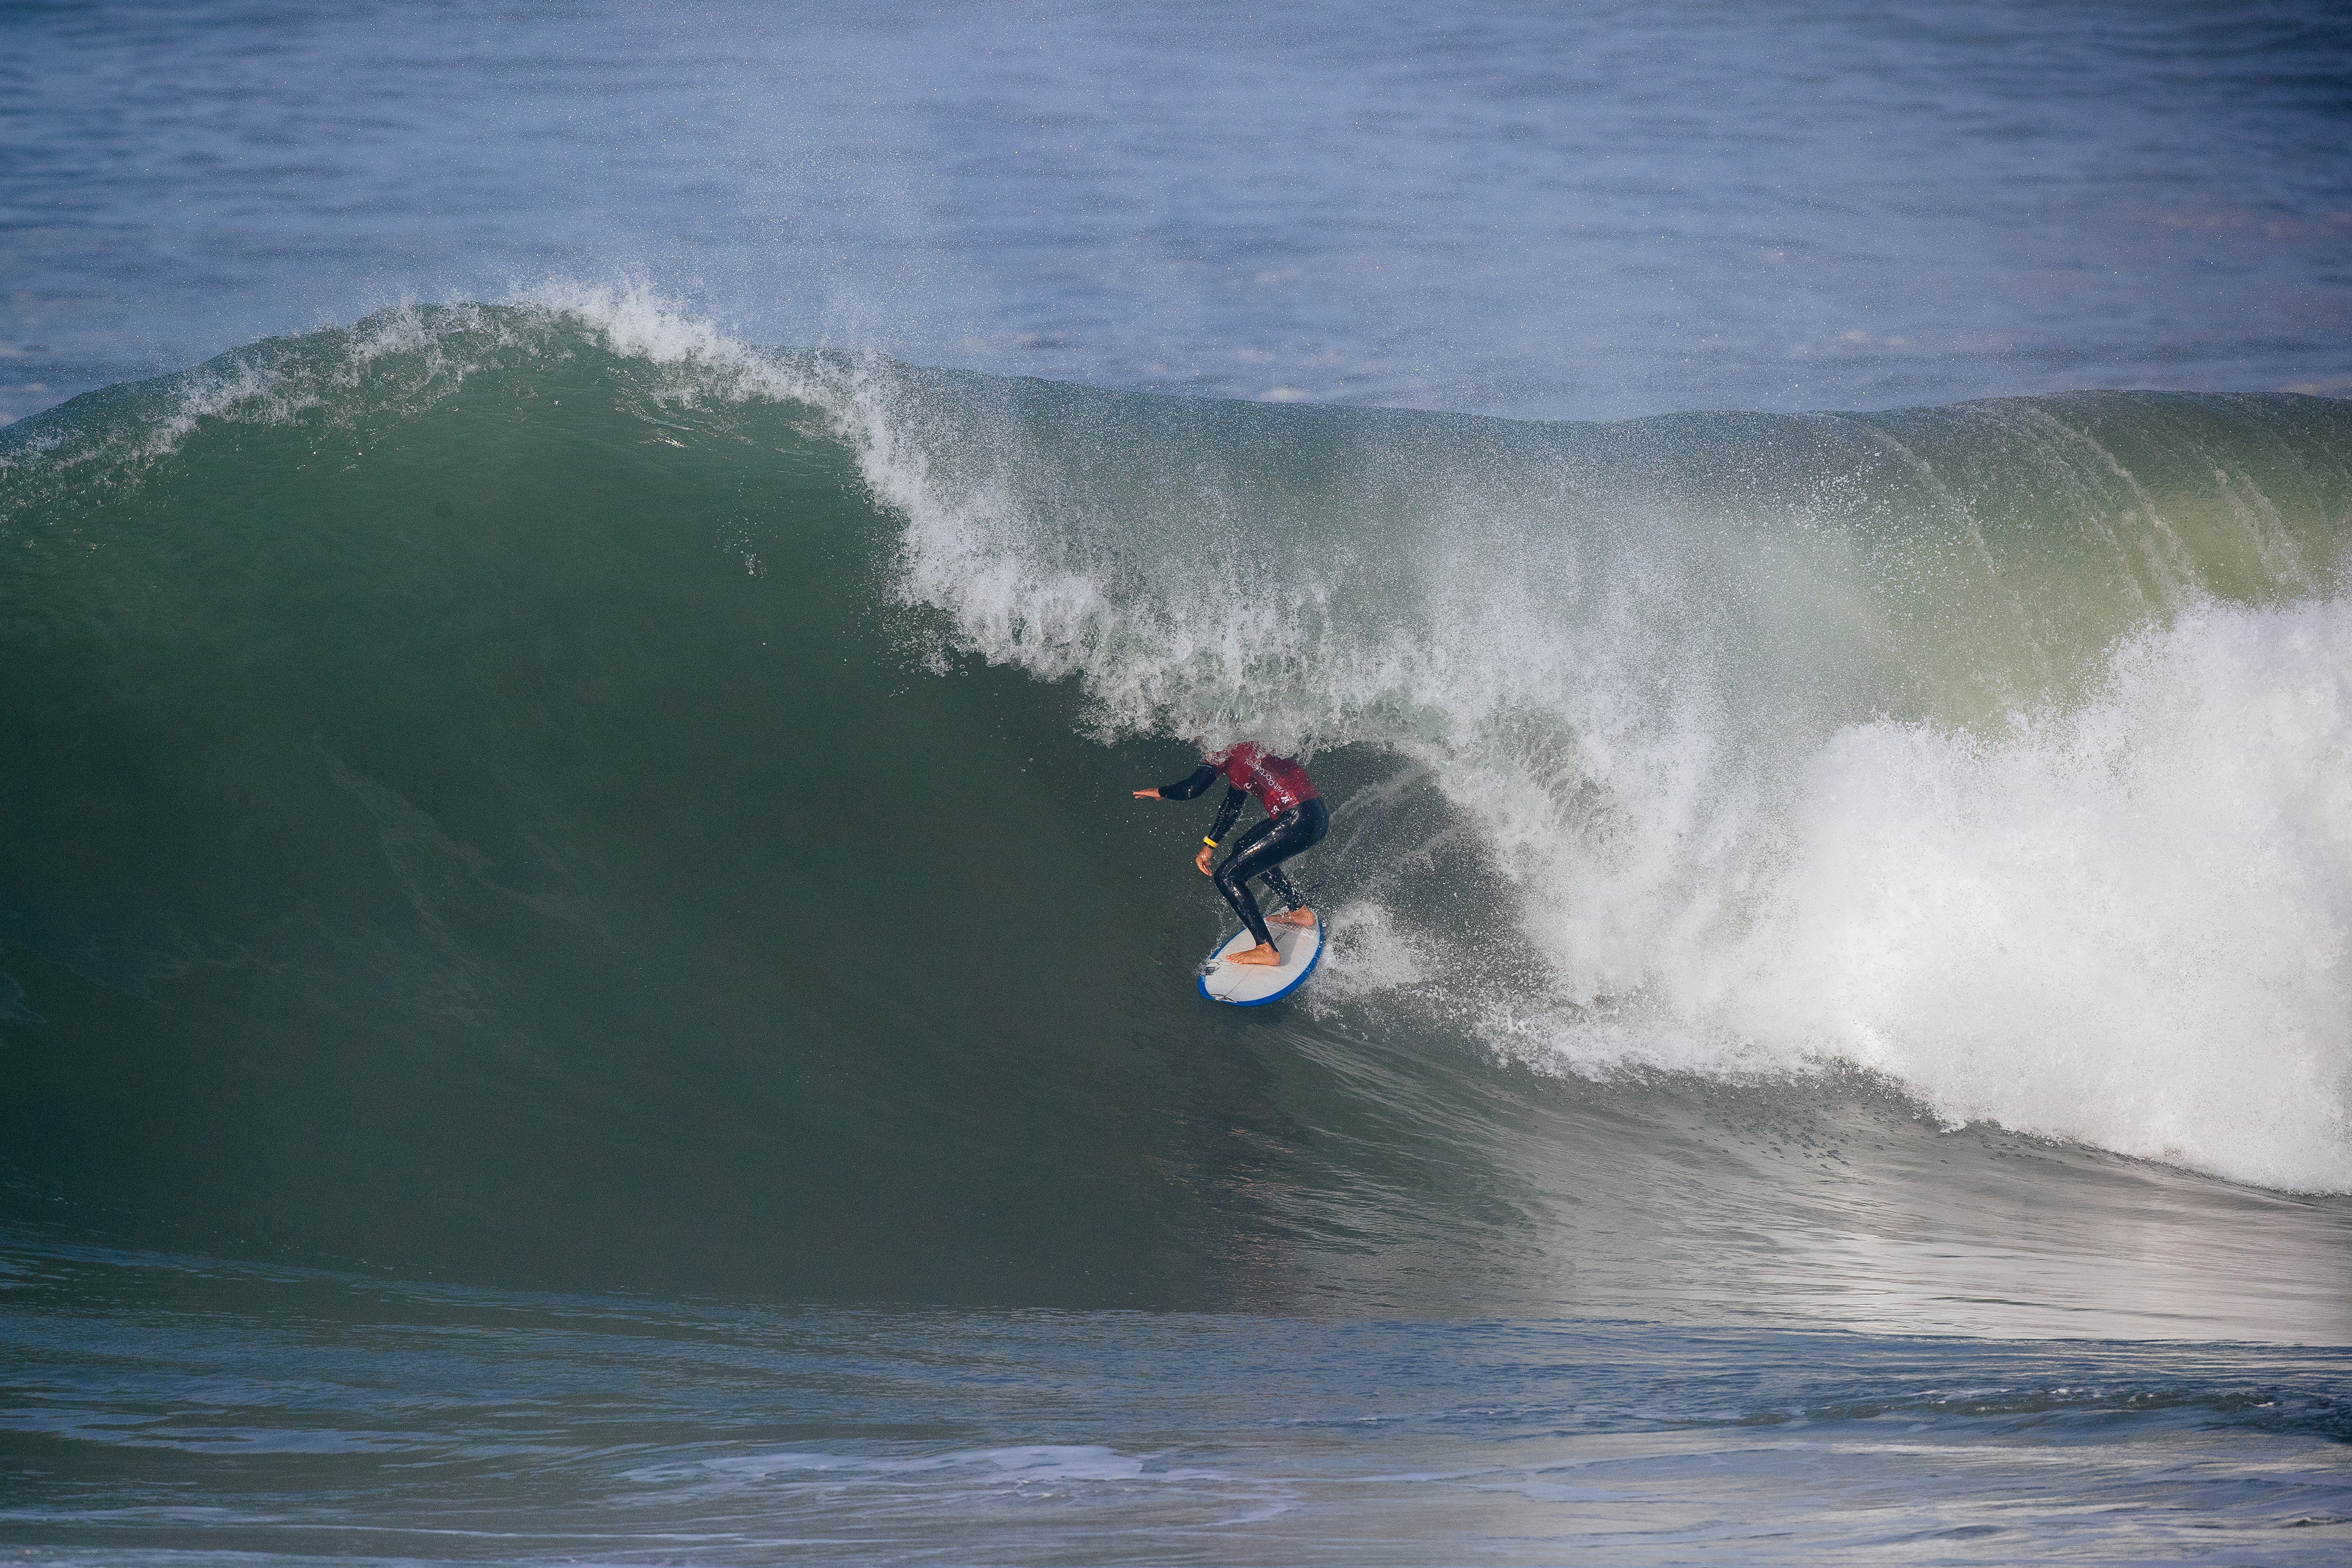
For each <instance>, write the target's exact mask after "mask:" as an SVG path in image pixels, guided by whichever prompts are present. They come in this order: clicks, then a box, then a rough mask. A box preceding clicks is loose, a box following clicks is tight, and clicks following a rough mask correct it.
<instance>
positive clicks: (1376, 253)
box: [0, 0, 2352, 418]
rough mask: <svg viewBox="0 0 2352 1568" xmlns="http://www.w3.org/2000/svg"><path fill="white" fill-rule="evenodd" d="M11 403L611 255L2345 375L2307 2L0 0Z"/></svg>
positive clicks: (1608, 411) (1426, 327) (1230, 326)
mask: <svg viewBox="0 0 2352 1568" xmlns="http://www.w3.org/2000/svg"><path fill="white" fill-rule="evenodd" d="M0 41H5V46H6V47H5V49H0V54H5V55H7V56H9V57H12V58H14V59H15V60H16V62H17V65H16V68H14V69H13V70H11V71H9V72H8V73H7V74H6V75H5V77H0V128H5V131H0V134H5V138H6V140H7V142H9V144H10V146H11V149H12V153H11V158H10V162H9V166H8V168H7V169H6V171H5V173H0V193H5V200H6V202H7V208H8V219H9V221H8V224H7V226H6V227H5V230H0V277H5V279H6V284H7V286H6V288H5V289H0V414H5V415H22V414H25V413H26V412H29V411H31V410H32V409H35V408H37V407H40V406H42V405H44V404H46V403H49V402H54V401H56V400H58V398H60V397H63V396H65V395H69V394H71V393H74V392H78V391H79V390H82V389H83V388H85V387H88V386H91V385H96V384H102V383H105V382H110V381H114V380H118V379H121V378H122V377H124V376H125V375H127V374H133V373H141V374H146V373H152V372H153V371H155V370H159V369H167V368H172V367H174V366H176V365H178V364H182V363H188V362H189V361H191V360H193V359H195V358H199V357H202V356H203V355H205V354H207V353H215V352H217V351H219V350H222V349H226V348H229V347H232V346H235V345H236V344H237V343H240V342H246V341H247V340H249V339H252V338H255V337H258V336H261V335H263V334H265V333H268V332H278V331H289V330H299V329H306V328H310V327H314V326H317V325H320V324H322V323H323V322H324V321H329V320H344V321H347V320H350V319H352V317H353V316H356V315H358V314H361V313H362V312H363V311H364V310H367V309H370V308H373V307H375V306H379V305H382V304H385V303H389V302H392V301H394V300H398V299H400V298H404V297H408V296H412V295H422V296H424V297H425V298H449V297H459V298H482V297H496V296H497V295H498V293H499V291H500V290H502V289H505V288H507V287H508V286H509V285H511V284H514V283H517V282H520V283H526V284H528V283H533V282H537V281H540V280H541V279H545V278H547V277H548V276H550V275H551V274H563V275H569V276H576V277H580V278H583V279H587V280H589V281H607V280H610V279H612V278H614V276H616V275H617V274H618V273H620V272H622V271H625V270H632V271H635V272H636V273H638V274H640V275H642V276H644V277H645V278H646V279H649V280H650V281H651V282H653V283H654V284H655V285H656V286H657V287H659V288H661V289H665V290H667V291H668V292H670V293H671V294H673V295H674V296H677V297H679V298H683V299H686V300H689V301H690V302H694V303H697V304H699V305H701V306H702V307H704V308H707V309H710V310H715V311H716V312H718V313H719V315H720V316H721V317H722V318H724V319H725V320H727V321H730V323H732V324H733V325H734V326H735V327H736V328H737V330H738V331H740V332H741V333H743V334H744V335H747V336H750V337H752V338H754V339H757V340H761V341H768V342H791V343H795V344H807V343H813V342H833V343H837V344H842V345H845V346H849V347H856V348H878V349H883V350H886V351H888V352H891V353H897V354H898V355H899V356H901V357H904V358H908V359H911V360H915V361H919V362H921V363H956V364H965V365H970V366H972V367H975V368H979V369H985V370H992V371H1000V372H1009V373H1016V374H1039V375H1047V376H1054V377H1057V378H1066V379H1076V380H1082V381H1091V382H1097V383H1108V384H1122V385H1134V386H1153V387H1161V388H1166V389H1171V390H1180V391H1194V392H1209V393H1215V394H1218V395H1228V396H1242V397H1275V398H1293V397H1307V398H1314V399H1318V400H1325V401H1341V402H1373V403H1387V404H1407V405H1420V406H1435V407H1450V408H1465V409H1483V410H1488V411H1493V412H1498V413H1510V414H1520V415H1530V416H1549V417H1585V418H1590V417H1614V416H1626V415H1633V414H1642V413H1651V412H1656V411H1660V410H1667V409H1688V408H1751V409H1753V408H1804V407H1853V406H1885V405H1895V404H1903V403H1919V402H1931V401H1943V400H1948V399H1953V398H1960V397H1974V396H1984V395H1999V394H2011V393H2038V392H2048V391H2055V390H2062V389H2066V388H2073V387H2082V386H2155V387H2186V388H2192V389H2195V390H2198V391H2206V392H2219V391H2251V392H2277V391H2284V390H2298V391H2315V392H2316V391H2342V390H2345V389H2347V388H2352V361H2347V357H2346V350H2347V342H2352V271H2347V268H2346V266H2345V261H2344V258H2345V257H2346V256H2347V254H2352V176H2347V165H2346V162H2345V160H2344V158H2343V156H2342V149H2343V144H2344V134H2345V110H2344V82H2345V79H2346V71H2347V61H2352V25H2347V21H2346V18H2345V15H2344V13H2343V11H2342V8H2341V7H2339V6H2336V5H2329V4H2326V3H2324V0H2296V3H2292V4H2275V5H2222V6H2215V5H2204V4H2189V3H2181V0H2171V3H2166V4H2156V5H2146V4H2132V3H2126V0H2100V3H2095V4H2087V5H2063V6H2052V5H2034V4H2031V3H2029V0H1960V3H1957V4H1937V5H1895V6H1883V5H1848V4H1839V3H1827V4H1822V3H1815V4H1808V5H1775V6H1771V7H1769V8H1761V9H1759V8H1757V7H1754V6H1748V5H1736V4H1712V3H1699V4H1679V5H1622V4H1612V5H1580V6H1574V7H1570V6H1558V5H1520V4H1480V5H1466V6H1465V5H1454V6H1446V7H1444V8H1440V9H1434V10H1433V9H1431V8H1428V7H1423V6H1412V5H1378V4H1374V5H1349V6H1341V7H1312V6H1305V5H1276V6H1271V7H1266V6H1256V5H1185V6H1181V7H1175V8H1168V7H1151V6H1137V5H1118V4H1108V5H1104V4H1056V5H1025V4H998V3H992V4H976V5H955V6H949V7H940V8H937V9H914V8H908V7H896V6H865V5H783V6H768V5H737V4H726V3H713V4H702V5H681V6H676V7H663V8H658V9H656V8H650V7H643V6H636V5H583V6H578V7H572V6H564V7H560V8H559V7H548V6H535V5H501V6H498V7H495V8H488V9H486V8H484V7H480V6H476V5H455V4H446V5H417V6H401V7H392V8H386V7H381V6H373V5H357V4H346V5H338V4H326V5H301V6H287V5H261V4H226V5H207V6H204V7H202V8H197V9H188V8H183V7H174V6H166V5H121V4H117V5H61V6H57V7H54V8H51V7H39V6H12V7H10V8H9V9H8V10H7V11H6V13H5V15H0Z"/></svg>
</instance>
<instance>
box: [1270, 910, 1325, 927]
mask: <svg viewBox="0 0 2352 1568" xmlns="http://www.w3.org/2000/svg"><path fill="white" fill-rule="evenodd" d="M1265 918H1266V919H1268V920H1270V921H1273V922H1274V923H1275V924H1276V925H1285V926H1311V925H1313V924H1314V923H1315V911H1314V910H1307V909H1298V910H1290V911H1289V912H1288V913H1286V914H1279V915H1268V916H1266V917H1265Z"/></svg>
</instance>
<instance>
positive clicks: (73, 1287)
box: [0, 1244, 2352, 1563]
mask: <svg viewBox="0 0 2352 1568" xmlns="http://www.w3.org/2000/svg"><path fill="white" fill-rule="evenodd" d="M6 1265H7V1272H6V1273H5V1276H0V1279H5V1295H0V1300H5V1303H6V1312H5V1316H0V1332H5V1336H6V1337H5V1346H6V1351H7V1353H8V1355H9V1357H10V1360H11V1363H12V1364H13V1368H14V1371H13V1373H12V1375H11V1383H12V1384H13V1385H14V1388H15V1397H14V1399H13V1400H12V1403H11V1407H10V1408H9V1410H8V1411H7V1412H6V1414H5V1415H0V1445H5V1452H6V1453H7V1455H8V1457H9V1459H10V1461H11V1467H12V1469H13V1470H14V1471H15V1474H16V1477H17V1478H18V1488H17V1495H16V1497H15V1498H14V1499H12V1500H11V1501H10V1502H9V1503H8V1504H7V1505H6V1506H5V1509H0V1524H5V1528H6V1529H7V1531H8V1533H9V1535H10V1537H11V1538H12V1540H13V1541H14V1542H16V1543H17V1544H18V1545H19V1546H20V1547H21V1548H23V1549H26V1551H27V1552H28V1553H29V1554H31V1555H34V1556H37V1557H39V1558H42V1559H45V1560H49V1561H59V1562H93V1563H99V1562H103V1563H122V1562H138V1563H188V1562H215V1561H220V1560H223V1559H224V1558H230V1559H233V1560H236V1561H253V1560H259V1559H261V1558H263V1557H267V1558H268V1560H271V1561H288V1560H299V1561H326V1560H333V1561H341V1562H349V1561H361V1562H369V1563H409V1562H449V1561H458V1562H474V1561H511V1560H516V1559H527V1560H531V1561H551V1562H566V1563H646V1562H658V1563H774V1562H796V1563H797V1562H806V1563H833V1562H844V1563H849V1562H854V1563H924V1562H937V1561H940V1560H941V1559H942V1558H946V1559H949V1560H952V1561H960V1562H975V1561H977V1562H1022V1563H1421V1562H1429V1561H1442V1562H1449V1563H1465V1562H1476V1563H1556V1562H1559V1561H1561V1560H1562V1558H1563V1557H1564V1556H1565V1557H1568V1558H1570V1559H1572V1560H1577V1561H1591V1560H1595V1559H1598V1560H1602V1561H1607V1562H1612V1563H1686V1562H1690V1561H1692V1560H1694V1559H1695V1558H1699V1559H1710V1560H1714V1559H1727V1560H1731V1561H1738V1562H1742V1563H2007V1562H2074V1561H2090V1562H2117V1561H2131V1562H2168V1561H2189V1562H2249V1563H2252V1562H2259V1563H2333V1562H2336V1561H2340V1559H2341V1556H2342V1552H2343V1546H2344V1538H2345V1535H2346V1533H2347V1531H2352V1475H2347V1468H2346V1467H2345V1465H2344V1463H2343V1459H2342V1453H2343V1445H2344V1443H2345V1441H2346V1440H2347V1437H2352V1426H2347V1423H2352V1365H2348V1364H2347V1357H2346V1353H2345V1352H2343V1351H2341V1350H2301V1351H2287V1350H2279V1349H2265V1348H2262V1347H2257V1346H2250V1345H2228V1344H2219V1345H2203V1346H2196V1347H2184V1346H2179V1345H2149V1344H2144V1343H2131V1342H2114V1343H2105V1344H2093V1343H2083V1342H2071V1343H2070V1342H2024V1343H2018V1342H2002V1341H1958V1340H1948V1339H1944V1340H1937V1339H1906V1338H1890V1337H1884V1336H1864V1335H1853V1334H1838V1333H1803V1332H1778V1333H1774V1332H1756V1331H1745V1332H1743V1331H1727V1330H1688V1329H1672V1328H1662V1327H1655V1326H1650V1325H1643V1324H1633V1323H1605V1322H1601V1323H1596V1322H1588V1323H1580V1324H1574V1325H1565V1324H1559V1323H1530V1322H1516V1321H1483V1322H1458V1323H1432V1322H1381V1321H1353V1322H1315V1321H1304V1320H1298V1319H1282V1320H1272V1319H1264V1318H1234V1317H1218V1316H1201V1315H1191V1314H1174V1315H1171V1314H1137V1313H1055V1312H1024V1313H995V1314H975V1313H961V1312H941V1311H936V1310H932V1311H901V1312H881V1311H865V1312H854V1311H842V1310H824V1309H802V1310H778V1309H757V1308H742V1307H723V1306H717V1305H698V1304H681V1303H677V1302H674V1301H661V1300H635V1299H612V1298H606V1299H596V1300H582V1299H577V1298H565V1297H547V1296H524V1295H515V1294H502V1293H494V1292H487V1291H479V1290H457V1289H433V1288H429V1287H418V1286H415V1285H394V1284H390V1283H387V1282H383V1281H378V1280H370V1279H355V1278H352V1277H349V1276H337V1275H331V1274H322V1273H318V1272H315V1271H305V1270H287V1269H272V1268H252V1267H243V1268H239V1267H229V1266H223V1265H220V1264H217V1263H208V1262H206V1261H205V1260H202V1259H196V1258H174V1257H168V1256H161V1255H152V1254H150V1255H140V1254H127V1253H120V1252H103V1251H95V1250H92V1249H89V1248H84V1247H42V1246H37V1245H36V1246H32V1247H26V1246H24V1245H22V1244H19V1245H17V1246H15V1247H11V1249H10V1251H9V1252H8V1254H7V1255H6ZM27 1482H29V1483H31V1484H30V1485H26V1483H27Z"/></svg>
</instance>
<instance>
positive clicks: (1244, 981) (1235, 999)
mask: <svg viewBox="0 0 2352 1568" xmlns="http://www.w3.org/2000/svg"><path fill="white" fill-rule="evenodd" d="M1266 930H1267V931H1268V932H1269V933H1270V934H1271V935H1272V936H1273V938H1274V950H1275V951H1276V952H1278V953H1280V954H1282V962H1281V963H1225V962H1224V957H1225V954H1227V953H1229V952H1248V951H1249V950H1250V949H1251V948H1254V947H1255V946H1256V945H1257V938H1255V937H1254V936H1252V935H1250V933H1249V932H1248V931H1247V930H1242V931H1235V932H1234V934H1233V935H1231V936H1229V937H1227V938H1226V939H1225V940H1224V942H1223V943H1221V944H1220V945H1219V946H1218V948H1217V951H1216V952H1213V953H1211V954H1209V961H1208V963H1204V964H1202V966H1201V994H1202V995H1203V996H1206V997H1207V998H1208V999H1209V1000H1210V1001H1212V1002H1224V1003H1229V1004H1231V1005H1234V1006H1235V1007H1263V1006H1265V1005H1266V1004H1267V1003H1269V1002H1279V1001H1281V1000H1282V999H1283V998H1284V997H1285V996H1287V995H1289V994H1291V993H1292V992H1294V991H1296V990H1297V989H1298V988H1299V987H1300V986H1302V985H1304V984H1307V976H1308V975H1310V974H1312V973H1315V966H1316V965H1317V964H1318V963H1322V962H1323V926H1322V923H1321V922H1320V921H1318V922H1317V923H1316V924H1314V925H1312V926H1286V925H1269V926H1268V927H1266Z"/></svg>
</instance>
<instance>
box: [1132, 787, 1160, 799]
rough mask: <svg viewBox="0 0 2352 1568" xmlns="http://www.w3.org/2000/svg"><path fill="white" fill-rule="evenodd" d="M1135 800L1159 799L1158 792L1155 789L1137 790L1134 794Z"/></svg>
mask: <svg viewBox="0 0 2352 1568" xmlns="http://www.w3.org/2000/svg"><path fill="white" fill-rule="evenodd" d="M1135 798H1136V799H1138V800H1158V799H1159V798H1160V792H1159V791H1158V790H1156V789H1139V790H1137V791H1136V792H1135Z"/></svg>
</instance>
